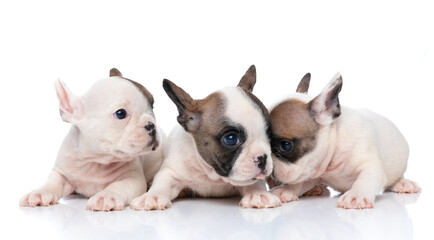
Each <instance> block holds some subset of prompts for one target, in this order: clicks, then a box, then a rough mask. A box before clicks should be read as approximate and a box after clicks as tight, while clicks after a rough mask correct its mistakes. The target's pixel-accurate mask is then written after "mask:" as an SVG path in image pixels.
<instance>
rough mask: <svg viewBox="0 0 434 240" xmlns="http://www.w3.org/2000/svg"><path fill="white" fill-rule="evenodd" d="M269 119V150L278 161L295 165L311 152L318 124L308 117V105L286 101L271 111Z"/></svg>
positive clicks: (314, 143)
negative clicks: (270, 129) (270, 127)
mask: <svg viewBox="0 0 434 240" xmlns="http://www.w3.org/2000/svg"><path fill="white" fill-rule="evenodd" d="M270 118H271V126H272V132H273V134H272V140H271V149H272V152H273V154H274V155H275V156H276V157H278V158H279V159H280V160H282V161H288V162H291V163H295V162H296V161H297V160H298V159H300V158H301V157H302V156H304V155H305V154H307V153H309V152H310V151H312V150H313V148H314V147H315V145H316V135H317V132H318V129H319V124H318V123H316V122H315V120H314V119H313V118H312V116H311V115H310V110H309V104H306V103H303V102H302V101H299V100H296V99H291V100H287V101H285V102H282V103H280V104H279V105H277V106H276V107H275V108H274V109H273V110H272V111H271V113H270ZM287 149H289V150H287Z"/></svg>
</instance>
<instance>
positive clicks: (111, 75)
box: [110, 68, 122, 77]
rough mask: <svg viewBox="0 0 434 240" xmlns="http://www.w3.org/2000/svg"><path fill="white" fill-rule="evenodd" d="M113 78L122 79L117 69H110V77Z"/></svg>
mask: <svg viewBox="0 0 434 240" xmlns="http://www.w3.org/2000/svg"><path fill="white" fill-rule="evenodd" d="M113 76H116V77H122V73H121V71H119V70H118V69H117V68H112V69H110V77H113Z"/></svg>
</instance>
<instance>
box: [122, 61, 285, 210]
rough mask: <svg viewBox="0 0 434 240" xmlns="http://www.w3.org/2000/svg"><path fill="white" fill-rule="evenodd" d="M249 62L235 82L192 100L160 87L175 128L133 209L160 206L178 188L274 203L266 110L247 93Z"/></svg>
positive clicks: (170, 86) (248, 203)
mask: <svg viewBox="0 0 434 240" xmlns="http://www.w3.org/2000/svg"><path fill="white" fill-rule="evenodd" d="M255 82H256V70H255V67H254V66H251V67H250V68H249V69H248V71H247V72H246V74H245V75H244V76H243V78H242V79H241V81H240V82H239V84H238V87H227V88H224V89H222V90H220V91H217V92H214V93H212V94H210V95H209V96H208V97H206V98H205V99H202V100H194V99H192V98H191V97H190V95H189V94H188V93H186V92H185V91H184V90H183V89H181V88H180V87H178V86H177V85H175V84H174V83H172V82H171V81H169V80H164V81H163V87H164V90H165V91H166V93H167V94H168V96H169V97H170V99H171V100H172V101H173V102H174V103H175V105H176V106H177V108H178V112H179V116H178V122H179V124H180V125H179V126H177V127H175V128H174V129H173V130H172V132H171V134H170V135H169V141H168V146H167V148H168V153H167V157H166V159H165V160H164V162H163V165H162V167H161V169H160V171H159V172H158V173H157V175H156V176H155V180H154V182H153V185H152V187H151V189H150V190H149V191H148V192H147V193H145V194H144V195H142V196H141V197H139V198H137V199H135V200H134V201H133V202H132V203H131V205H130V207H131V208H132V209H135V210H151V209H165V208H167V207H169V206H171V200H173V199H175V198H176V197H178V195H179V194H180V192H181V191H182V190H184V189H188V190H190V191H192V192H193V193H194V194H195V195H198V196H202V197H225V196H234V195H240V194H241V195H242V196H243V198H242V200H241V202H240V205H241V206H242V207H246V208H268V207H277V206H280V204H281V203H280V200H279V199H278V198H277V197H276V196H274V195H273V194H271V193H269V192H267V190H266V184H265V180H264V179H265V177H266V176H269V175H270V174H271V172H272V170H273V165H272V162H271V149H270V133H271V129H270V122H269V115H268V111H267V109H266V108H265V107H264V105H263V104H262V103H261V101H259V100H258V99H257V98H256V97H255V96H254V95H253V94H252V93H251V92H252V90H253V86H254V85H255Z"/></svg>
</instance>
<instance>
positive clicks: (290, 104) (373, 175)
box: [270, 74, 420, 209]
mask: <svg viewBox="0 0 434 240" xmlns="http://www.w3.org/2000/svg"><path fill="white" fill-rule="evenodd" d="M309 82H310V74H307V75H306V76H305V77H304V78H303V79H302V81H301V82H300V84H299V86H298V88H297V93H295V94H292V95H290V96H289V97H288V98H287V99H286V100H284V101H282V102H280V103H279V104H277V105H276V106H275V107H273V108H271V111H270V118H271V123H272V129H273V137H272V141H271V147H272V152H273V162H274V172H273V178H274V179H276V180H278V181H280V182H282V183H284V184H283V185H281V186H279V187H276V188H274V189H272V193H273V194H275V195H276V196H278V197H279V198H280V199H281V201H282V202H288V201H292V200H295V199H297V197H298V196H300V195H302V194H304V193H305V192H307V191H308V190H309V189H312V187H314V186H315V185H317V184H321V183H322V184H326V185H329V186H331V187H332V188H334V189H336V190H338V191H341V192H344V194H343V195H342V196H340V197H339V199H338V203H337V206H339V207H342V208H356V209H362V208H372V207H373V206H374V200H375V196H376V195H377V194H379V193H380V192H381V191H383V190H385V189H386V188H389V187H390V188H391V190H392V191H395V192H400V193H401V192H405V193H413V192H418V191H420V188H419V187H418V185H417V184H416V183H414V182H412V181H409V180H407V179H404V172H405V170H406V168H407V160H408V154H409V148H408V144H407V142H406V140H405V138H404V137H403V136H402V134H401V133H400V132H399V130H398V129H397V128H396V127H395V125H394V124H393V123H392V122H391V121H389V120H388V119H386V118H384V117H383V116H380V115H378V114H376V113H373V112H371V111H368V110H365V109H352V108H346V107H341V106H340V104H339V98H338V96H339V92H340V91H341V88H342V77H341V75H340V74H337V75H336V76H335V77H334V78H333V79H332V80H331V81H330V83H329V84H328V85H327V86H326V87H325V88H324V90H323V91H322V92H321V93H320V94H319V95H318V96H316V97H311V96H309V95H307V91H308V88H309Z"/></svg>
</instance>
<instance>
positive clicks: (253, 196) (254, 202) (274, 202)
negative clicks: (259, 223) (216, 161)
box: [240, 180, 281, 208]
mask: <svg viewBox="0 0 434 240" xmlns="http://www.w3.org/2000/svg"><path fill="white" fill-rule="evenodd" d="M240 193H241V196H242V197H243V198H242V199H241V202H240V206H241V207H243V208H274V207H279V206H280V205H281V202H280V200H279V198H277V197H276V196H275V195H273V194H272V193H270V192H267V187H266V185H265V180H258V181H257V182H256V183H254V184H252V185H249V186H245V187H242V188H241V189H240Z"/></svg>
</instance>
